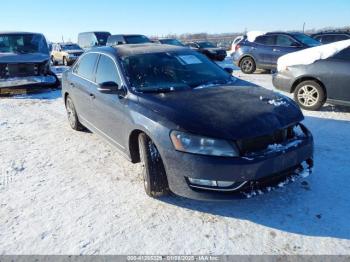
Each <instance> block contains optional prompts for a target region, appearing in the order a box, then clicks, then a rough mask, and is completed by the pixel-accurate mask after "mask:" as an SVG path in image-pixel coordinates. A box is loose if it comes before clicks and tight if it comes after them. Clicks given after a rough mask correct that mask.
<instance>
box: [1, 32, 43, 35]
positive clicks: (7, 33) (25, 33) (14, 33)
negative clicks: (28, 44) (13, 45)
mask: <svg viewBox="0 0 350 262" xmlns="http://www.w3.org/2000/svg"><path fill="white" fill-rule="evenodd" d="M0 34H6V35H33V34H34V35H43V34H42V33H32V32H16V31H9V32H6V31H3V32H0Z"/></svg>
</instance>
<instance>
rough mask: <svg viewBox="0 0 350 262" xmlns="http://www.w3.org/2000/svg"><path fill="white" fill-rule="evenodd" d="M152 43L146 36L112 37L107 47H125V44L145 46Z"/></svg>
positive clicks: (108, 40) (109, 38)
mask: <svg viewBox="0 0 350 262" xmlns="http://www.w3.org/2000/svg"><path fill="white" fill-rule="evenodd" d="M145 43H152V42H151V40H150V39H149V38H148V37H147V36H144V35H111V36H109V37H108V39H107V44H106V45H107V46H116V45H125V44H145Z"/></svg>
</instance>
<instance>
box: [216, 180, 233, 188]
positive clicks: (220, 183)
mask: <svg viewBox="0 0 350 262" xmlns="http://www.w3.org/2000/svg"><path fill="white" fill-rule="evenodd" d="M234 184H235V182H234V181H231V182H227V181H217V185H218V187H231V186H233V185H234Z"/></svg>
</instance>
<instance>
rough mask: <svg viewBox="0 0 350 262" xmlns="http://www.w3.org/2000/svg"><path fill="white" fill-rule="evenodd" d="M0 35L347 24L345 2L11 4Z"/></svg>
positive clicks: (349, 5)
mask: <svg viewBox="0 0 350 262" xmlns="http://www.w3.org/2000/svg"><path fill="white" fill-rule="evenodd" d="M0 10H1V16H0V31H31V32H40V33H44V34H45V36H46V37H47V38H48V40H50V41H60V40H61V38H62V36H64V39H65V40H66V41H67V40H69V39H70V40H72V41H76V39H77V35H78V33H79V32H83V31H94V30H101V31H110V32H111V33H115V34H117V33H141V34H146V35H160V36H161V35H166V34H169V33H176V34H181V33H199V32H208V33H223V32H243V31H244V30H245V29H247V30H263V31H271V30H295V29H297V30H301V29H302V26H303V23H304V22H306V28H307V29H312V28H323V27H328V26H346V25H350V1H349V0H327V1H323V0H318V1H316V0H315V1H313V0H312V1H309V0H291V1H287V0H286V1H281V0H266V1H258V0H250V1H243V0H241V1H236V0H216V1H214V0H98V1H97V0H95V1H89V0H85V1H83V0H59V1H44V0H42V1H41V0H30V1H29V0H15V1H9V0H8V1H6V0H4V1H1V9H0Z"/></svg>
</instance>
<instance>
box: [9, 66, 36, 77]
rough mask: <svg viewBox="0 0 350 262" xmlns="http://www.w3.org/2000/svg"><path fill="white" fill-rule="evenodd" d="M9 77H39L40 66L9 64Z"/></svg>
mask: <svg viewBox="0 0 350 262" xmlns="http://www.w3.org/2000/svg"><path fill="white" fill-rule="evenodd" d="M8 73H9V77H23V76H33V75H38V65H36V64H9V65H8Z"/></svg>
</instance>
